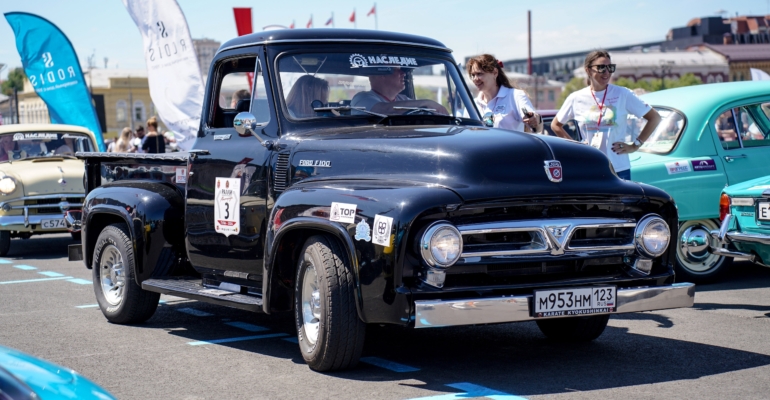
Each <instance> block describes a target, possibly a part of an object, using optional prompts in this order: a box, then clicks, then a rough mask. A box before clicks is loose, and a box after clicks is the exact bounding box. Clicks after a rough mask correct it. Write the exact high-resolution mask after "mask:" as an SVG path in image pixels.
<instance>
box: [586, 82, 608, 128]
mask: <svg viewBox="0 0 770 400" xmlns="http://www.w3.org/2000/svg"><path fill="white" fill-rule="evenodd" d="M609 91H610V85H607V87H606V88H604V96H602V104H599V100H597V99H596V95H595V94H594V90H593V89H591V96H592V97H593V98H594V101H595V102H596V106H597V107H599V123H598V124H596V130H600V129H601V126H602V117H603V116H604V99H606V98H607V92H609Z"/></svg>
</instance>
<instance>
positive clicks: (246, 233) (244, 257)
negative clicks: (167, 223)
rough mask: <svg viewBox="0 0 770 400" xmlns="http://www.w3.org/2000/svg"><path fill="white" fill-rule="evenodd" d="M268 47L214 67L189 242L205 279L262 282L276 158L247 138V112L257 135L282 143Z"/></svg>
mask: <svg viewBox="0 0 770 400" xmlns="http://www.w3.org/2000/svg"><path fill="white" fill-rule="evenodd" d="M263 55H264V50H263V47H261V46H255V47H252V48H247V49H237V50H235V51H227V52H223V53H221V54H220V55H218V57H217V58H216V60H215V61H214V67H213V68H212V72H211V73H210V76H209V83H208V90H207V92H206V93H207V95H206V96H207V98H206V101H205V102H204V104H205V107H207V108H206V109H204V110H203V116H204V118H203V122H202V124H201V126H202V132H201V134H199V137H198V140H197V142H196V144H195V148H196V149H203V150H208V151H209V152H210V155H203V156H197V157H195V158H193V159H192V161H191V162H190V165H189V167H190V171H189V174H188V182H187V207H186V211H185V212H186V218H185V223H186V232H187V235H186V241H187V252H188V257H189V259H190V262H191V263H192V265H193V267H194V268H195V269H196V270H198V271H199V272H201V273H203V274H214V275H216V276H218V277H219V278H220V279H221V278H222V276H227V277H235V278H241V279H250V280H261V274H262V262H263V257H264V243H265V240H264V238H265V230H266V227H267V220H266V219H267V215H268V210H267V179H268V178H267V177H268V171H269V160H270V156H271V151H270V150H268V149H267V148H265V147H264V146H263V145H262V144H261V141H260V140H259V139H258V138H256V137H254V136H252V135H248V136H239V135H238V133H237V132H236V130H235V128H234V127H233V120H234V119H235V116H236V115H237V114H238V113H240V112H250V113H251V114H253V115H254V116H255V117H256V118H257V123H258V128H257V130H256V131H257V134H259V135H262V138H263V140H270V139H274V138H275V137H276V135H277V123H276V122H275V118H274V117H273V116H274V115H275V114H274V110H273V108H272V107H273V106H272V104H270V102H268V101H266V99H270V98H272V97H271V93H270V89H269V85H266V82H265V76H267V74H263V71H262V66H263V65H265V64H264V58H263V57H264V56H263Z"/></svg>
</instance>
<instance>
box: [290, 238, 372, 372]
mask: <svg viewBox="0 0 770 400" xmlns="http://www.w3.org/2000/svg"><path fill="white" fill-rule="evenodd" d="M295 282H296V283H295V290H294V315H295V322H296V327H297V336H298V341H299V347H300V350H301V352H302V357H303V358H304V359H305V362H307V364H308V366H310V368H311V369H313V370H315V371H334V370H341V369H346V368H352V367H354V366H356V364H358V359H359V358H360V357H361V352H362V351H363V347H364V334H365V328H366V326H365V324H364V323H363V322H362V321H361V319H360V318H359V317H358V312H357V310H356V303H355V282H354V279H353V270H352V268H350V262H349V261H347V256H346V255H345V253H344V252H343V250H342V248H341V246H340V245H339V244H338V243H337V242H336V241H335V240H334V239H333V238H330V237H328V236H324V235H318V236H313V237H311V238H309V239H308V240H307V242H305V246H304V248H303V249H302V252H301V253H300V260H299V267H298V268H297V279H296V281H295Z"/></svg>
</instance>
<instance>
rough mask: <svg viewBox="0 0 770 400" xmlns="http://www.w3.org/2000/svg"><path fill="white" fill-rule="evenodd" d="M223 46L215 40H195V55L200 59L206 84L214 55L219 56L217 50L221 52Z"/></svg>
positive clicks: (199, 63) (199, 62)
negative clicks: (220, 48)
mask: <svg viewBox="0 0 770 400" xmlns="http://www.w3.org/2000/svg"><path fill="white" fill-rule="evenodd" d="M221 45H222V44H221V43H219V42H217V41H216V40H213V39H205V38H204V39H193V48H195V55H196V56H197V57H198V65H199V66H200V68H201V76H202V77H203V81H204V82H206V81H207V80H208V76H209V68H211V61H213V60H214V55H216V54H217V50H219V46H221Z"/></svg>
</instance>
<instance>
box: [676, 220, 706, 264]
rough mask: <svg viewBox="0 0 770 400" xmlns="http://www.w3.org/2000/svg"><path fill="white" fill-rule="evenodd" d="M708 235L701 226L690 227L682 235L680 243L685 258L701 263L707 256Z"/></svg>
mask: <svg viewBox="0 0 770 400" xmlns="http://www.w3.org/2000/svg"><path fill="white" fill-rule="evenodd" d="M708 237H709V233H708V231H706V229H704V227H702V226H692V227H689V228H687V229H685V231H684V232H683V233H682V237H681V238H680V243H681V246H682V249H683V251H684V253H685V254H686V255H687V258H689V259H691V260H694V261H701V260H703V259H705V258H707V257H708V256H709V252H708V247H709V243H708Z"/></svg>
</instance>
